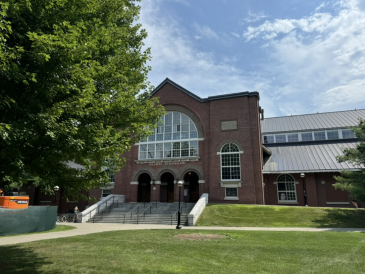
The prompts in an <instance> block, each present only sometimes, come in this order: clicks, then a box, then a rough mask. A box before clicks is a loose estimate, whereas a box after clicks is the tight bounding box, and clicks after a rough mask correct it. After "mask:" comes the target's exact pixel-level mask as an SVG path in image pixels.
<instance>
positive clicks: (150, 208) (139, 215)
mask: <svg viewBox="0 0 365 274" xmlns="http://www.w3.org/2000/svg"><path fill="white" fill-rule="evenodd" d="M148 209H149V210H150V214H151V213H152V204H150V205H149V206H148V207H147V208H146V209H145V210H143V212H142V213H141V214H138V215H137V225H138V220H139V218H140V217H141V215H143V219H145V218H146V211H147V210H148Z"/></svg>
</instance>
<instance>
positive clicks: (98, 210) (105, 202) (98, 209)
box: [89, 196, 115, 219]
mask: <svg viewBox="0 0 365 274" xmlns="http://www.w3.org/2000/svg"><path fill="white" fill-rule="evenodd" d="M114 198H115V197H114V196H113V197H111V198H109V199H107V200H106V201H104V202H103V203H101V204H100V205H98V207H96V208H95V209H93V210H92V211H90V212H89V219H91V213H92V212H94V211H95V210H97V212H96V214H97V213H100V212H103V211H104V210H105V209H107V208H108V202H109V201H110V200H112V199H113V203H114ZM113 203H112V204H113ZM104 204H106V206H105V207H104V210H102V211H100V206H102V205H104ZM96 214H95V215H96ZM95 215H94V217H95Z"/></svg>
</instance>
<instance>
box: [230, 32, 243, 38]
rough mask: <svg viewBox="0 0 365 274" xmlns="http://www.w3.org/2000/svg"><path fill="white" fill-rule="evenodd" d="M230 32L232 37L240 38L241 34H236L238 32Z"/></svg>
mask: <svg viewBox="0 0 365 274" xmlns="http://www.w3.org/2000/svg"><path fill="white" fill-rule="evenodd" d="M231 34H232V35H233V36H234V37H237V38H240V37H241V36H240V35H239V34H238V33H236V32H231Z"/></svg>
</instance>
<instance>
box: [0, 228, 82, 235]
mask: <svg viewBox="0 0 365 274" xmlns="http://www.w3.org/2000/svg"><path fill="white" fill-rule="evenodd" d="M75 228H76V227H74V226H70V225H56V226H55V228H53V229H51V230H47V231H42V232H33V233H24V234H15V235H7V236H0V237H13V236H20V235H31V234H40V233H50V232H60V231H66V230H72V229H75Z"/></svg>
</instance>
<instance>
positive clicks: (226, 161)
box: [222, 154, 231, 166]
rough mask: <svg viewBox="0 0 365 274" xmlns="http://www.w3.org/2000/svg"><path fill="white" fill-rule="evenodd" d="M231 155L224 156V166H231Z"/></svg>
mask: <svg viewBox="0 0 365 274" xmlns="http://www.w3.org/2000/svg"><path fill="white" fill-rule="evenodd" d="M230 156H231V155H230V154H222V166H230V165H231V157H230Z"/></svg>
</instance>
